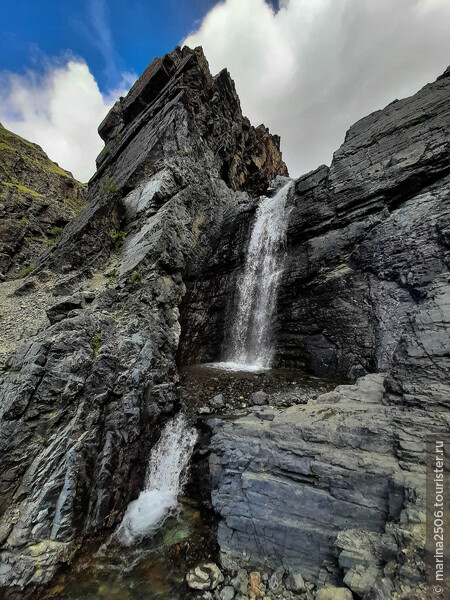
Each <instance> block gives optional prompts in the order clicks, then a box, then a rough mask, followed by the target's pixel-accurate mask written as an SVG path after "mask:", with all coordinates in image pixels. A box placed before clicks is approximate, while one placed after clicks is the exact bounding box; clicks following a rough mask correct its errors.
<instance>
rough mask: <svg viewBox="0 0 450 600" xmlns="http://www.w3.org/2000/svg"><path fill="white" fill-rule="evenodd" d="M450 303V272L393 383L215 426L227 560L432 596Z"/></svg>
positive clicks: (398, 354)
mask: <svg viewBox="0 0 450 600" xmlns="http://www.w3.org/2000/svg"><path fill="white" fill-rule="evenodd" d="M449 300H450V278H449V275H448V274H445V275H441V276H438V277H437V278H436V280H435V282H434V284H433V285H432V287H431V288H430V290H429V292H428V296H427V298H426V299H425V300H424V301H423V303H421V304H420V306H419V307H418V309H417V311H416V312H415V313H414V315H412V316H411V318H410V320H409V322H408V324H407V326H406V327H405V330H404V332H403V334H402V336H401V339H400V343H399V344H398V346H397V349H396V351H395V353H394V358H393V361H392V367H391V369H390V372H389V373H388V376H387V377H386V378H385V375H383V374H381V373H377V374H370V375H366V376H364V377H362V378H360V379H358V381H357V383H356V384H355V385H352V386H348V385H347V386H339V387H337V388H336V390H335V391H333V392H329V393H327V394H323V395H322V396H319V397H318V398H317V399H316V400H313V401H310V402H309V403H308V404H307V405H299V406H293V407H291V408H289V409H287V410H282V411H280V410H277V409H275V408H273V407H270V406H268V407H263V408H261V407H254V408H252V409H249V410H248V413H247V415H246V416H241V417H239V418H238V419H235V420H233V421H232V422H230V421H219V420H218V419H216V420H214V421H211V422H210V424H211V426H212V429H213V437H212V439H211V450H212V454H211V456H210V472H211V476H212V483H213V492H212V500H213V505H214V507H215V509H216V510H217V512H218V513H219V514H220V515H221V517H222V521H221V523H220V525H219V532H218V537H219V544H220V547H221V551H222V553H223V560H224V561H225V563H230V564H233V561H235V560H237V561H240V560H241V557H245V560H246V561H247V562H248V564H249V565H255V564H257V565H269V566H271V567H273V568H276V567H278V566H280V565H282V566H283V567H284V568H285V569H287V570H290V571H292V572H298V571H300V572H301V573H302V574H303V575H304V576H305V577H307V578H308V579H313V580H314V581H316V582H318V584H319V585H323V584H325V583H336V582H339V581H341V580H342V578H344V583H345V584H347V585H348V586H349V587H350V589H351V590H352V591H353V592H354V593H356V594H357V595H358V597H361V598H364V599H367V600H369V599H373V598H377V599H379V600H382V599H385V600H388V599H390V598H392V597H394V593H398V592H399V591H400V590H402V591H403V592H404V593H406V592H408V591H409V592H410V593H414V597H416V598H420V599H422V598H425V597H426V594H425V589H424V587H423V586H424V582H425V565H424V557H425V549H424V547H425V497H426V490H425V482H426V472H425V459H426V453H425V444H426V436H427V435H430V434H436V435H442V434H444V435H447V436H448V435H449V433H450V427H449V423H448V403H449V398H450V385H449V380H448V372H449V369H450V358H449V357H450V352H449V350H450V304H449ZM413 590H414V592H413Z"/></svg>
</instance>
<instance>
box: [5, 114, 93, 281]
mask: <svg viewBox="0 0 450 600" xmlns="http://www.w3.org/2000/svg"><path fill="white" fill-rule="evenodd" d="M84 195H85V187H84V186H83V185H82V184H81V183H79V182H78V181H77V180H76V179H74V178H73V177H72V174H71V173H69V172H68V171H64V169H61V167H59V166H58V165H57V164H56V163H54V162H52V161H51V160H50V159H49V158H48V156H47V155H46V154H45V152H43V150H42V148H40V146H37V145H36V144H32V143H31V142H28V141H26V140H24V139H22V138H21V137H19V136H18V135H15V134H14V133H12V132H11V131H8V130H7V129H5V128H4V127H3V126H2V125H1V124H0V244H1V253H0V280H2V279H3V278H7V279H10V278H14V277H18V276H23V273H25V272H26V271H27V270H28V271H31V270H32V269H33V268H34V267H36V265H37V263H38V260H39V256H40V255H41V254H42V253H43V252H44V251H46V250H47V249H48V247H49V246H53V244H54V243H55V241H56V239H57V238H58V236H59V235H60V234H61V232H62V229H63V227H64V226H65V225H66V224H67V223H68V222H69V221H70V220H71V219H73V217H74V216H75V215H76V214H77V213H78V212H79V211H80V210H81V209H82V207H83V206H84Z"/></svg>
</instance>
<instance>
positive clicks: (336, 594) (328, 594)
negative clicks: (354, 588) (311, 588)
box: [316, 586, 353, 600]
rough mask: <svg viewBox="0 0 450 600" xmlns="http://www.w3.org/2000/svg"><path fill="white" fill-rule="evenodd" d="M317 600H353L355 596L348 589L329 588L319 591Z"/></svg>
mask: <svg viewBox="0 0 450 600" xmlns="http://www.w3.org/2000/svg"><path fill="white" fill-rule="evenodd" d="M316 600H353V595H352V593H351V591H350V590H349V589H347V588H338V587H333V586H328V587H324V588H322V589H320V590H317V593H316Z"/></svg>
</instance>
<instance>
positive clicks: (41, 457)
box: [0, 48, 450, 600]
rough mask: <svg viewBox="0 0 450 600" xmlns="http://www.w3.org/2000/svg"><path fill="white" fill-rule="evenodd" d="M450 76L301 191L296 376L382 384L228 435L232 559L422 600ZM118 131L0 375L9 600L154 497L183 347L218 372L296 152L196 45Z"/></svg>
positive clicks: (244, 423)
mask: <svg viewBox="0 0 450 600" xmlns="http://www.w3.org/2000/svg"><path fill="white" fill-rule="evenodd" d="M448 75H449V73H448V72H446V74H444V76H442V77H441V78H439V79H438V80H437V81H436V82H435V83H432V84H430V85H428V86H426V87H425V88H423V89H422V90H421V91H420V92H418V93H417V94H416V95H415V96H413V97H411V98H408V99H406V100H401V101H398V102H394V103H392V104H391V105H389V106H388V107H386V108H385V109H383V110H382V111H378V112H376V113H374V114H372V115H370V116H369V117H366V118H365V119H363V120H361V121H359V122H358V123H357V124H355V125H354V126H353V127H352V128H351V129H350V131H349V132H348V134H347V137H346V140H345V142H344V144H343V145H342V147H341V148H340V149H339V150H338V151H337V152H336V154H335V156H334V159H333V162H332V164H331V166H330V167H329V168H328V167H325V166H323V167H320V168H319V169H317V170H316V171H314V172H312V173H309V174H307V175H305V176H303V177H300V178H299V179H298V180H297V181H296V182H295V184H294V186H293V190H292V192H291V195H290V197H289V205H290V209H291V212H290V225H289V229H288V232H287V248H286V269H285V273H284V278H283V281H282V285H281V290H280V296H279V305H278V314H277V322H276V334H277V335H276V338H277V344H278V345H277V361H278V364H279V365H286V366H291V365H295V366H306V367H307V368H310V369H312V370H313V371H314V372H316V373H324V374H328V375H339V376H342V377H344V378H350V379H352V380H354V379H356V378H357V377H358V376H360V375H364V376H363V377H362V378H360V379H358V381H357V382H356V383H355V385H348V386H340V387H338V388H337V389H336V390H335V391H334V392H330V393H328V394H325V395H322V396H320V397H319V398H317V399H316V400H315V401H313V402H310V403H308V404H301V405H295V406H292V407H291V408H289V409H286V410H277V409H275V408H272V407H270V406H267V407H262V408H261V407H257V408H253V409H249V410H248V411H247V414H243V415H241V416H239V418H236V419H235V420H233V421H227V420H223V421H218V420H215V421H213V422H212V423H211V427H212V428H213V437H212V440H211V456H210V471H211V478H212V485H213V493H212V501H213V504H214V508H215V510H216V511H217V514H218V515H219V517H220V519H221V523H220V526H219V543H220V546H221V550H222V553H223V556H224V561H225V562H226V561H230V562H232V561H233V560H235V559H236V558H237V559H238V560H242V557H243V556H244V557H245V559H246V560H247V561H248V563H249V565H254V564H258V563H261V562H262V563H267V562H268V563H269V564H270V566H274V567H275V566H279V565H284V566H285V567H287V568H289V569H291V570H292V569H295V570H300V571H301V572H302V573H303V574H304V575H305V576H307V577H308V578H310V579H313V580H315V581H316V582H319V583H321V584H322V583H325V582H327V581H333V582H336V581H340V580H342V578H344V581H345V583H346V584H347V585H348V587H350V588H351V589H352V590H353V591H354V593H355V594H356V595H357V596H358V597H361V598H365V599H367V600H375V599H376V600H388V599H390V598H392V597H395V594H397V595H398V594H399V593H400V592H401V593H403V591H404V590H407V591H408V593H409V591H411V590H412V589H414V588H415V589H416V591H415V592H414V593H415V594H416V597H417V598H422V597H423V595H422V596H421V595H420V594H421V591H420V589H419V588H420V586H421V585H422V581H423V570H424V563H423V558H424V502H425V493H424V492H425V485H424V482H425V466H424V441H425V432H448V418H447V414H448V398H449V392H450V390H449V388H448V369H449V366H450V365H449V364H448V359H449V356H450V348H449V346H450V344H449V341H450V335H449V323H450V316H449V314H448V310H449V280H448V273H446V272H448V260H449V255H448V247H449V239H450V236H449V214H450V209H449V204H450V203H449V190H450V161H449V151H450V146H449V128H450V119H449V108H448V107H449V102H448V100H449V95H450V94H449V91H450V77H449V76H448ZM99 131H100V134H101V136H102V138H103V139H104V140H105V149H104V150H103V151H102V153H101V154H100V156H99V157H98V170H97V173H96V174H95V176H94V177H93V178H92V180H91V181H90V183H89V189H88V194H87V206H86V208H85V209H84V211H83V212H82V213H81V214H80V215H79V216H78V217H77V218H76V219H75V220H73V221H72V222H71V223H70V224H69V225H68V226H67V227H65V229H64V231H63V233H62V235H61V236H60V237H59V238H58V240H57V241H56V242H55V244H54V246H53V247H52V249H51V252H48V253H47V254H46V255H45V256H44V257H43V258H41V259H40V262H38V264H37V268H36V270H35V271H34V272H33V274H32V276H31V275H30V276H29V277H28V279H27V280H26V282H25V283H26V286H25V289H24V290H23V291H22V294H23V295H22V296H21V302H22V303H23V306H24V307H25V308H24V310H25V311H26V310H27V303H28V306H31V305H32V304H33V303H36V296H35V295H34V294H35V292H34V291H33V289H37V290H40V291H42V293H44V292H45V295H46V296H45V297H46V298H47V300H46V303H45V309H46V316H45V319H42V320H41V321H40V323H39V332H38V333H37V334H36V335H35V336H33V337H31V338H30V339H28V340H21V342H23V343H20V344H16V346H17V347H16V348H15V351H14V352H13V353H12V354H11V356H10V357H9V359H8V361H7V363H6V367H5V369H4V370H3V372H2V374H1V378H0V417H1V425H0V454H1V456H2V461H1V464H0V559H1V562H2V568H1V569H0V587H2V588H3V591H4V595H6V597H10V598H26V597H27V595H28V596H29V595H31V594H32V592H33V589H35V588H36V586H39V585H41V584H46V583H47V582H48V581H49V580H50V579H51V578H52V577H53V575H54V573H55V570H56V569H57V568H58V566H59V565H60V564H62V563H68V562H70V561H71V560H72V558H73V555H74V553H75V552H76V551H77V549H78V548H79V547H80V545H81V543H82V542H83V540H84V539H86V537H89V536H92V535H95V534H96V533H98V532H101V531H104V530H106V529H109V530H111V529H112V528H113V527H115V526H116V524H117V523H118V522H119V521H120V519H121V517H122V515H123V513H124V510H125V508H126V506H127V504H128V502H129V501H130V500H131V499H133V498H135V497H136V496H137V494H138V492H139V490H140V487H141V485H142V481H143V476H144V470H145V466H146V464H147V460H148V456H149V452H150V449H151V447H152V445H153V443H154V441H155V439H156V437H157V435H158V432H159V429H160V426H161V425H162V424H163V422H164V420H165V419H167V418H168V417H169V416H170V415H171V414H172V413H173V412H174V410H176V408H177V403H178V398H177V395H176V393H175V385H174V384H175V382H176V378H177V372H176V365H175V355H176V353H178V355H177V359H178V362H179V363H181V364H183V363H187V362H194V361H199V360H201V361H205V360H211V359H215V358H218V357H219V356H220V354H221V352H222V350H223V347H224V344H225V343H226V335H227V330H226V321H227V316H229V315H230V311H231V312H232V309H233V303H234V302H235V294H234V291H235V289H236V277H237V274H238V273H239V269H240V268H241V266H242V264H243V260H244V257H245V252H246V245H247V241H248V236H249V231H250V229H251V225H252V222H253V218H254V214H255V209H256V205H257V202H258V196H259V195H260V194H262V193H265V194H272V193H274V191H275V190H276V189H277V188H278V187H279V186H280V185H282V184H283V183H285V182H286V179H285V177H286V176H287V171H286V167H285V165H284V163H283V161H282V158H281V154H280V151H279V139H278V138H277V137H276V136H272V135H271V134H270V133H269V132H268V131H267V130H266V129H265V128H264V127H263V126H259V127H258V128H256V129H255V128H253V127H252V126H251V125H250V124H249V122H248V120H247V119H245V117H243V116H242V113H241V110H240V106H239V100H238V97H237V95H236V91H235V89H234V85H233V82H232V80H231V79H230V77H229V75H228V73H227V72H226V71H222V72H221V73H220V74H219V75H217V76H216V77H212V76H211V74H210V73H209V70H208V65H207V62H206V59H205V57H204V56H203V53H202V51H201V50H200V49H196V50H190V49H188V48H184V49H183V50H181V49H179V48H176V49H175V50H174V51H173V52H172V53H171V54H169V55H166V56H165V57H163V58H158V59H155V61H153V62H152V64H151V65H150V66H149V67H148V69H147V70H146V71H145V72H144V74H143V75H142V77H141V78H140V79H139V80H138V81H137V82H136V84H135V85H134V86H133V88H132V89H131V90H130V92H129V94H128V96H127V97H126V98H123V99H121V100H120V101H119V102H118V103H116V105H115V106H114V108H113V109H112V110H111V111H110V113H109V115H108V116H107V117H106V119H105V120H104V122H103V123H102V124H101V125H100V129H99ZM271 181H272V183H270V182H271ZM3 285H6V284H3ZM33 286H34V288H33ZM6 316H8V315H6ZM13 316H14V315H13ZM10 349H11V348H10ZM380 371H381V372H380ZM382 371H384V372H385V373H386V374H387V375H385V374H383V373H382ZM367 373H369V374H367ZM399 557H401V560H400V558H399ZM402 590H403V591H402ZM417 590H419V591H417Z"/></svg>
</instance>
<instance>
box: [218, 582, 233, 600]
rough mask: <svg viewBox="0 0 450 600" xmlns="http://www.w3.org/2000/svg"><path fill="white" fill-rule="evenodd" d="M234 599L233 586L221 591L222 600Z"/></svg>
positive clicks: (227, 586)
mask: <svg viewBox="0 0 450 600" xmlns="http://www.w3.org/2000/svg"><path fill="white" fill-rule="evenodd" d="M233 598H234V587H233V586H232V585H226V586H225V587H223V588H222V589H221V590H220V600H233Z"/></svg>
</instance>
